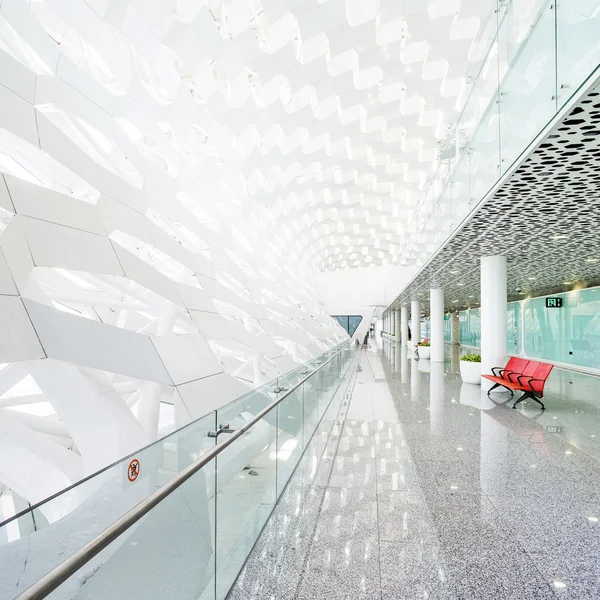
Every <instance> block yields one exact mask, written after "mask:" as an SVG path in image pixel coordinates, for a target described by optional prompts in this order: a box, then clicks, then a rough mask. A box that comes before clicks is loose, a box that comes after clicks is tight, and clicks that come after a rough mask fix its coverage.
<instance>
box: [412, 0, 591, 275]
mask: <svg viewBox="0 0 600 600" xmlns="http://www.w3.org/2000/svg"><path fill="white" fill-rule="evenodd" d="M598 31H600V2H599V1H598V0H565V1H559V2H558V3H557V2H556V1H555V0H496V2H495V6H494V11H493V14H492V15H491V16H490V18H489V19H487V21H486V22H485V23H484V24H483V25H482V27H481V32H480V35H479V37H478V39H477V40H476V41H475V43H474V44H473V46H472V48H471V52H470V60H471V67H470V69H469V72H468V74H467V80H466V83H465V86H464V89H463V93H462V94H461V96H460V98H459V102H458V106H459V112H458V117H457V118H456V119H455V120H454V122H453V123H451V124H450V125H449V127H448V130H447V132H446V134H445V136H444V139H443V140H442V142H441V144H440V152H439V157H438V164H437V166H436V169H435V172H434V174H433V176H432V177H431V179H430V180H429V181H428V184H427V188H426V189H425V191H424V194H423V198H422V199H421V201H420V203H419V204H418V205H417V209H416V210H415V213H414V215H413V217H412V222H411V224H410V226H409V227H408V229H407V231H411V232H414V233H413V235H412V236H411V237H412V239H411V240H408V241H407V245H406V247H405V252H406V254H407V256H408V255H410V256H415V253H416V251H417V250H419V251H420V252H421V254H420V256H419V257H418V258H417V267H418V266H421V265H422V264H424V263H425V262H426V261H427V260H428V259H429V258H430V256H431V255H432V254H434V253H435V252H436V251H437V250H438V249H439V248H440V247H441V246H442V245H443V244H444V243H445V242H446V240H447V239H448V237H449V236H450V235H451V234H452V233H453V232H454V231H455V230H456V229H457V227H459V225H460V224H461V223H462V222H463V221H464V219H465V218H466V217H467V216H468V215H469V214H470V213H471V211H473V210H474V209H475V208H476V207H477V205H478V204H479V202H481V200H483V199H484V198H485V196H486V195H487V194H488V192H490V190H491V189H492V188H493V187H494V186H495V185H496V184H497V183H498V182H499V180H500V178H501V177H502V176H503V175H504V174H505V173H507V172H508V171H509V169H510V168H511V167H512V165H513V164H514V163H515V161H517V160H519V157H520V156H521V154H522V153H523V152H524V151H525V150H526V149H527V148H528V146H529V145H530V144H531V142H532V141H533V140H534V139H535V138H536V137H537V135H538V134H539V133H540V132H541V131H542V130H543V129H544V127H545V126H546V125H547V124H548V123H549V122H550V121H551V120H552V119H553V118H554V117H555V115H556V114H557V113H558V112H559V111H560V110H561V109H562V108H563V107H564V105H565V104H566V103H567V102H568V101H569V100H570V99H571V98H572V97H573V96H574V95H575V94H577V93H578V90H579V88H580V86H582V85H583V84H585V82H586V80H587V79H588V78H589V77H590V76H591V75H592V74H593V73H595V72H596V71H597V70H598V66H599V64H600V36H598ZM415 242H417V243H418V244H419V248H417V246H416V244H415Z"/></svg>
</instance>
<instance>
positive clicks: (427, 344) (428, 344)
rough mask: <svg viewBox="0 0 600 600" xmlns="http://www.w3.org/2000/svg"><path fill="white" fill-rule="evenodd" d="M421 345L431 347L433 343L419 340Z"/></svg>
mask: <svg viewBox="0 0 600 600" xmlns="http://www.w3.org/2000/svg"><path fill="white" fill-rule="evenodd" d="M418 345H419V346H424V347H425V348H429V346H430V345H431V344H430V343H429V342H419V344H418Z"/></svg>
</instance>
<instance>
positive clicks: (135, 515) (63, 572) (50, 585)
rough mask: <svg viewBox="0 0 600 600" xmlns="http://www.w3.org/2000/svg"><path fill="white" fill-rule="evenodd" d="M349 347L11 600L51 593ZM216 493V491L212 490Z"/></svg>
mask: <svg viewBox="0 0 600 600" xmlns="http://www.w3.org/2000/svg"><path fill="white" fill-rule="evenodd" d="M348 347H350V344H349V343H347V344H346V345H345V346H343V347H342V348H340V349H339V350H338V351H337V352H336V353H335V354H334V355H333V356H331V357H330V358H328V359H327V360H326V361H325V362H324V363H323V364H321V365H319V366H318V367H317V368H316V369H314V370H313V371H312V372H311V373H309V374H308V375H307V376H306V377H305V378H304V379H302V380H300V381H299V382H298V383H296V384H295V385H294V386H293V387H291V388H290V389H289V390H288V391H286V392H285V393H284V394H282V395H281V396H280V397H279V398H277V399H276V400H274V401H273V402H271V404H269V405H268V406H266V407H265V408H263V409H262V410H261V411H260V412H259V413H257V414H256V415H255V416H254V417H253V418H252V419H250V421H248V422H247V423H245V424H244V425H242V426H241V427H240V428H239V429H236V430H235V431H234V432H233V433H232V434H231V435H229V436H228V437H227V438H225V440H224V441H222V442H220V443H219V444H217V445H215V446H214V447H213V448H211V449H210V450H209V451H208V452H206V453H205V454H203V455H202V456H201V457H200V458H199V459H198V460H196V461H195V462H193V463H192V464H191V465H189V466H188V467H187V468H186V469H184V470H183V471H181V473H179V474H178V475H176V476H175V477H174V478H173V479H171V480H170V481H168V482H167V483H165V484H164V485H163V486H162V487H160V488H159V489H158V490H156V491H155V492H154V493H153V494H151V495H150V496H148V497H147V498H145V499H144V500H142V501H141V502H140V503H139V504H136V505H135V506H134V507H133V508H132V509H131V510H129V511H128V512H126V513H125V514H124V515H123V516H122V517H120V518H119V519H117V520H116V521H115V522H114V523H113V524H112V525H111V526H110V527H108V528H107V529H105V530H104V531H103V532H102V533H101V534H100V535H98V536H97V537H95V538H94V539H93V540H92V541H91V542H88V543H87V544H86V545H85V546H83V548H81V549H79V550H78V551H77V552H75V554H73V555H72V556H70V557H69V558H67V560H65V561H64V562H62V563H61V564H60V565H58V566H57V567H55V568H54V569H52V571H50V572H49V573H48V574H46V575H44V577H42V578H41V579H40V580H39V581H38V582H37V583H34V584H33V585H32V586H31V587H29V588H27V589H26V590H25V591H24V592H22V593H21V594H19V595H18V596H17V597H16V598H15V600H41V599H42V598H46V596H48V594H50V593H51V592H53V591H54V590H55V589H56V588H57V587H58V586H59V585H61V584H62V583H64V582H65V581H66V580H67V579H69V577H71V575H73V574H75V573H76V572H77V571H79V569H81V567H83V566H84V565H85V564H87V563H88V562H89V561H90V560H91V559H92V558H94V556H96V555H97V554H99V553H100V552H101V551H102V550H104V548H106V547H107V546H109V545H110V544H111V543H112V542H114V541H115V540H116V539H117V538H118V537H119V536H120V535H122V534H123V533H125V531H127V530H128V529H129V528H130V527H131V526H132V525H134V524H135V523H137V522H138V521H139V520H140V519H141V518H142V517H143V516H145V515H147V514H148V513H149V512H150V511H151V510H152V509H153V508H154V507H156V506H157V505H158V504H160V503H161V502H162V501H163V500H164V499H165V498H167V497H168V496H170V495H171V494H172V493H173V492H174V491H175V490H177V489H178V488H180V487H181V486H182V485H183V484H184V483H185V482H186V481H187V480H188V479H190V478H191V477H192V476H194V475H195V474H196V473H197V472H198V471H200V469H202V467H204V466H205V465H207V464H208V463H209V462H210V461H211V460H213V458H215V457H217V456H218V455H219V454H221V452H223V450H225V448H227V447H229V446H231V444H233V442H235V440H237V439H238V438H240V437H241V436H242V435H243V434H244V433H246V431H248V430H249V429H250V428H251V427H252V426H253V425H255V424H256V423H258V422H259V421H260V420H261V419H263V418H264V417H265V416H266V415H268V414H269V413H270V412H271V411H272V410H273V409H274V408H275V407H276V406H277V405H278V404H280V403H281V402H282V401H283V400H285V399H286V398H287V397H288V396H290V395H291V394H293V393H294V392H295V391H296V390H297V389H298V388H299V387H300V386H301V385H303V384H304V383H305V382H306V381H308V380H309V379H310V378H311V377H312V376H313V375H314V374H315V373H316V372H317V371H320V370H321V369H322V368H323V367H325V366H326V365H327V364H329V363H330V362H331V361H332V360H333V359H334V358H335V357H336V356H338V355H339V354H340V352H342V351H343V350H345V349H346V348H348ZM215 493H216V492H215Z"/></svg>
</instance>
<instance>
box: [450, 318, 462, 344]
mask: <svg viewBox="0 0 600 600" xmlns="http://www.w3.org/2000/svg"><path fill="white" fill-rule="evenodd" d="M450 330H451V336H452V337H451V338H450V340H451V343H452V345H453V346H457V345H458V344H460V319H459V316H458V313H457V312H453V313H450Z"/></svg>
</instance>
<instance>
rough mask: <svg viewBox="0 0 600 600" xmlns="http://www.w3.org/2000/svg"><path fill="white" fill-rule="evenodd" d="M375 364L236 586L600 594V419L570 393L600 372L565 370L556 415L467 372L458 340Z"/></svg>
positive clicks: (288, 598) (253, 593) (283, 599)
mask: <svg viewBox="0 0 600 600" xmlns="http://www.w3.org/2000/svg"><path fill="white" fill-rule="evenodd" d="M360 369H362V370H360ZM360 369H359V371H360V372H357V373H356V374H355V375H354V376H353V378H352V380H351V382H350V385H349V388H348V390H347V398H348V399H349V402H346V403H344V406H342V409H341V411H340V414H338V415H337V419H336V421H335V425H334V427H333V429H332V431H331V434H330V435H329V437H328V440H327V442H326V444H324V443H323V440H315V444H313V445H312V446H311V447H310V448H309V450H308V451H307V454H306V455H305V458H304V459H303V462H302V464H301V465H300V466H299V468H298V469H297V471H296V473H295V474H294V476H293V478H292V480H291V481H290V484H289V485H288V487H287V489H286V491H285V492H284V494H283V496H282V498H281V500H280V503H279V505H278V506H277V508H276V510H275V512H274V514H273V517H272V518H271V520H270V521H269V523H268V524H267V527H266V528H265V530H264V532H263V534H262V536H261V538H260V539H259V541H258V543H257V545H256V547H255V549H254V551H253V553H252V555H251V557H250V559H249V560H248V562H247V564H246V566H245V568H244V569H243V571H242V573H241V574H240V577H239V578H238V581H237V584H236V586H235V587H234V589H233V590H232V593H231V594H230V598H234V599H235V600H242V599H243V600H252V599H256V600H296V599H301V600H309V599H310V600H318V599H327V600H332V599H344V600H346V599H351V600H358V599H362V598H369V599H371V598H375V599H383V600H391V599H394V600H402V599H407V600H412V599H427V598H429V599H433V600H440V599H448V598H456V599H461V600H462V599H464V600H467V599H469V600H470V599H479V598H481V599H485V600H491V599H495V600H496V599H497V600H502V599H518V600H528V599H538V598H542V599H545V598H549V599H554V598H572V599H579V598H586V599H591V598H599V597H600V559H599V558H598V557H599V556H600V523H599V518H600V488H599V486H598V482H599V481H600V448H598V443H596V442H595V435H596V434H595V433H589V432H590V431H598V426H597V424H598V423H599V422H600V421H599V420H598V417H599V415H598V407H597V406H596V405H594V403H593V402H594V399H593V398H586V400H585V401H584V400H579V401H577V400H576V395H575V396H574V394H573V393H572V391H571V390H572V389H574V388H577V389H581V390H590V391H591V390H592V389H594V387H595V386H597V379H594V378H590V377H584V376H581V375H573V374H572V373H568V372H565V371H562V372H561V371H556V370H555V372H554V373H553V375H552V379H551V382H552V383H551V386H550V393H549V395H548V400H547V402H546V406H547V410H546V412H545V413H542V412H541V411H539V410H537V408H535V407H534V406H533V405H529V406H528V405H525V406H523V408H522V409H520V410H512V409H510V408H508V407H506V406H502V405H495V404H494V403H492V402H490V401H489V400H487V398H486V397H485V396H482V394H481V392H480V388H479V387H477V386H470V385H468V384H462V383H461V381H460V377H459V376H458V373H457V371H458V356H457V354H456V353H455V354H454V355H453V356H452V357H450V356H448V361H447V362H446V364H445V365H442V364H438V365H436V364H430V363H429V361H417V360H413V359H410V358H408V357H407V356H406V352H405V351H401V350H399V349H398V348H397V347H396V346H390V345H387V344H386V345H385V347H384V349H383V350H382V349H379V350H375V349H373V348H371V349H369V350H368V351H367V352H363V353H362V356H361V362H360ZM595 389H597V387H595ZM496 398H497V399H498V401H500V400H502V399H503V398H505V397H503V396H502V395H501V394H500V395H497V396H496ZM580 398H581V397H580ZM584 402H588V403H589V404H587V405H586V404H585V403H584ZM592 412H593V417H594V418H593V420H591V419H589V415H590V413H592ZM582 413H583V414H582ZM565 423H568V425H565ZM598 436H599V440H598V441H599V442H600V432H599V433H598ZM317 446H318V448H317ZM323 447H324V451H323ZM319 448H320V449H319ZM596 450H598V452H596Z"/></svg>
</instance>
